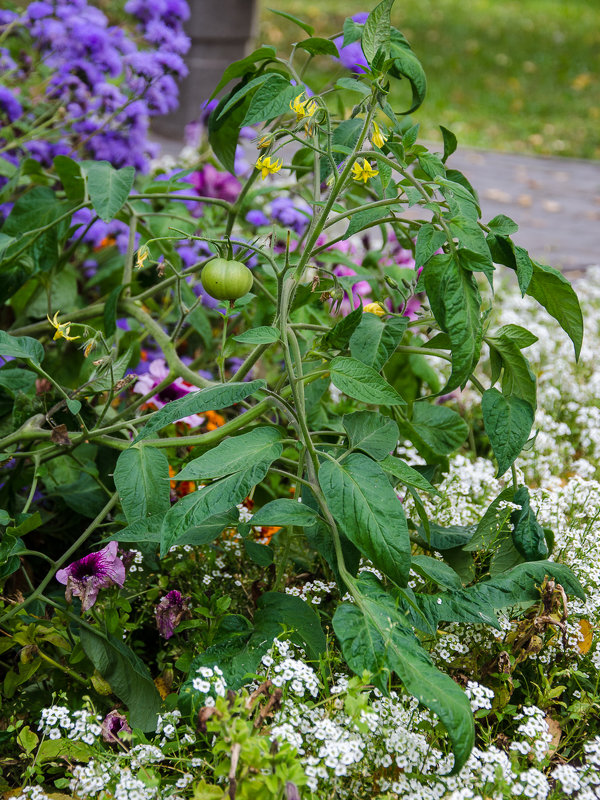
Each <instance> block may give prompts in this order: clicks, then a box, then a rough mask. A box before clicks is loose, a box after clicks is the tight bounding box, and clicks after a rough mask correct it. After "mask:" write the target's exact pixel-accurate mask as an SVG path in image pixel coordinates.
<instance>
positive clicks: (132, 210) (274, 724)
mask: <svg viewBox="0 0 600 800" xmlns="http://www.w3.org/2000/svg"><path fill="white" fill-rule="evenodd" d="M392 5H393V2H392V0H384V2H382V3H380V4H379V5H377V6H376V7H375V8H374V9H373V10H372V11H371V12H370V14H368V15H365V16H364V17H363V18H362V20H358V21H357V20H353V19H352V18H348V19H347V20H346V22H345V23H344V30H343V33H342V34H341V41H339V48H341V49H342V50H345V52H343V53H340V50H339V49H338V46H336V45H335V44H334V43H333V42H332V40H331V39H324V38H322V37H319V36H318V35H315V32H314V31H313V30H312V28H311V27H310V26H309V25H308V24H307V23H305V22H303V21H302V20H297V19H290V18H289V15H288V16H285V19H286V20H287V21H289V22H291V23H293V24H294V25H295V26H296V31H297V36H298V38H297V41H296V42H295V44H294V45H293V46H292V48H291V52H290V50H289V49H288V50H286V52H285V54H282V53H280V52H279V51H278V50H276V49H275V48H274V47H272V46H270V45H263V46H261V47H260V48H259V49H257V50H256V51H254V52H253V53H252V54H251V55H249V56H248V57H247V58H245V59H243V60H242V61H240V62H236V63H235V64H232V65H231V66H230V67H229V68H228V70H227V71H226V73H225V75H224V76H223V80H222V82H221V84H220V85H219V86H218V87H216V89H215V95H217V94H218V93H219V91H220V90H221V89H223V88H225V87H227V88H226V93H225V94H224V95H222V96H220V99H218V100H211V102H210V103H209V104H208V105H207V106H205V109H204V114H203V116H202V118H201V119H200V120H199V121H198V123H197V124H196V125H194V126H192V127H191V128H190V130H189V132H188V133H189V136H190V141H193V144H190V146H188V147H187V148H186V149H185V150H184V151H183V152H182V156H181V163H179V164H173V163H171V162H169V161H168V160H163V161H160V160H159V161H150V160H149V156H150V155H151V154H148V156H145V157H144V159H143V160H141V161H137V160H136V159H140V156H141V155H143V147H142V144H140V148H141V149H138V150H137V151H136V152H131V153H128V152H124V151H123V150H122V149H120V148H119V147H115V148H114V150H111V149H110V148H109V149H108V151H107V153H106V155H107V156H108V157H109V158H108V160H102V159H100V160H98V159H96V158H94V156H96V155H97V153H95V152H93V151H92V152H90V147H91V145H90V141H91V140H90V139H89V138H87V137H88V133H87V132H86V131H81V130H79V129H78V128H77V127H75V123H74V119H72V117H71V116H69V115H73V117H74V118H77V119H78V114H79V108H77V109H75V110H73V109H71V110H69V105H70V104H69V103H68V100H69V97H68V96H67V95H65V96H63V97H62V99H61V102H62V103H63V105H61V108H63V106H64V111H61V112H60V113H58V112H57V114H56V116H55V117H52V118H48V117H47V116H46V110H45V107H44V106H43V105H40V104H35V103H33V102H28V100H27V98H31V97H32V96H34V95H35V92H36V91H37V92H39V91H40V89H39V87H44V86H46V88H47V89H48V91H50V92H52V91H54V90H53V89H52V87H53V86H54V84H53V83H52V76H53V75H54V73H53V72H52V71H51V72H50V73H47V72H45V69H46V65H47V62H48V61H49V60H52V59H54V58H56V57H57V56H56V53H57V52H60V48H58V49H52V48H50V50H49V51H48V52H46V51H43V48H44V47H45V45H44V43H43V42H40V41H39V37H35V36H32V29H33V26H34V24H35V22H36V21H37V20H38V19H44V20H45V26H46V27H45V30H50V31H59V30H60V29H61V26H63V27H66V28H67V30H71V29H72V27H73V26H74V25H75V24H76V19H73V18H72V17H69V14H68V10H69V9H70V8H71V6H70V5H69V6H66V5H63V4H61V3H57V4H56V5H54V6H51V5H50V4H46V3H32V4H30V6H28V9H27V10H26V11H25V12H24V13H23V14H22V15H21V16H14V15H13V16H10V15H9V16H8V17H6V18H4V19H3V20H2V22H3V26H4V28H3V32H2V34H1V35H3V36H4V38H3V42H2V46H3V47H5V49H6V50H7V53H8V54H10V57H11V58H12V59H13V61H14V67H11V70H12V73H11V75H12V78H11V80H12V82H10V83H9V82H8V81H7V86H8V90H7V91H8V93H5V95H4V97H5V99H4V101H3V102H4V107H5V111H4V113H5V114H6V115H8V114H9V111H8V110H7V109H10V108H12V110H13V111H12V113H11V114H10V116H9V119H8V120H7V122H8V124H7V125H6V126H5V127H4V128H3V132H2V136H3V141H4V143H3V144H2V148H3V152H2V154H0V155H3V156H6V157H3V160H4V162H5V166H3V169H4V171H5V172H6V175H5V177H4V179H3V186H2V192H3V198H2V199H3V201H4V205H3V206H2V215H3V218H4V221H3V225H2V228H1V229H0V246H1V248H2V262H1V264H0V269H1V271H2V277H3V282H2V287H1V291H2V302H3V306H2V319H3V330H2V331H0V356H1V357H2V360H3V366H2V367H1V368H0V402H1V405H0V412H1V414H2V416H1V417H0V436H1V438H0V458H1V467H0V469H1V476H2V477H1V482H2V485H1V487H0V507H1V508H2V509H3V510H2V516H1V517H0V523H1V524H2V531H3V533H2V540H1V542H0V556H1V559H2V564H1V566H0V569H1V573H0V574H1V578H2V582H3V589H2V597H1V603H2V611H1V614H0V630H1V631H2V639H1V640H0V651H1V653H0V655H1V664H2V668H3V680H2V694H3V706H2V714H1V716H0V723H1V724H0V758H1V761H0V766H1V769H2V777H1V780H2V782H3V783H2V788H3V790H5V791H7V792H10V791H12V793H13V795H14V796H18V797H21V798H27V797H31V798H37V799H38V800H43V799H44V798H45V797H64V796H65V795H66V796H73V797H78V798H87V797H90V798H91V797H97V798H108V797H114V798H153V797H157V798H158V797H161V798H162V797H173V798H180V797H189V798H192V797H193V798H198V799H199V800H202V798H207V799H209V798H215V799H216V798H236V797H237V798H242V799H243V798H248V799H250V798H258V797H261V798H263V797H272V798H285V799H286V800H294V799H295V798H299V797H303V798H311V797H314V798H317V797H318V798H321V797H332V798H335V797H339V798H346V797H351V796H354V797H364V798H367V797H368V798H371V797H380V798H397V797H407V798H412V799H416V798H421V797H423V798H429V797H436V798H437V797H448V798H453V800H459V798H463V797H464V798H466V797H477V796H480V797H499V798H503V797H514V796H519V794H521V795H523V796H527V797H540V798H546V797H552V798H558V797H561V796H564V794H565V793H566V794H569V793H570V794H572V795H573V796H576V797H578V798H580V800H583V799H584V798H588V797H594V796H595V792H596V791H597V787H598V785H600V771H599V767H600V731H598V730H597V722H596V718H597V707H598V680H597V675H598V651H597V650H596V647H597V643H596V639H595V635H594V632H595V628H596V626H597V624H598V610H599V608H600V600H599V599H598V597H599V595H598V589H599V587H600V575H599V573H598V567H597V564H598V553H597V546H596V542H595V540H594V536H593V530H594V524H595V519H596V518H597V516H598V513H599V509H600V486H599V485H598V484H597V483H596V482H595V481H594V480H593V475H594V471H595V465H596V462H597V457H598V456H597V454H596V448H597V447H598V441H599V440H598V436H597V414H598V411H597V401H596V394H597V392H596V391H595V387H596V384H597V378H596V375H597V368H596V365H595V359H594V356H593V353H594V345H595V342H596V341H597V339H598V337H599V336H600V331H599V330H598V328H597V327H595V328H594V327H593V326H594V325H596V323H594V322H592V330H591V331H590V332H589V338H588V340H586V342H587V343H585V344H584V342H583V322H582V320H583V315H582V311H581V308H580V305H579V301H578V299H577V296H576V294H575V292H574V290H573V288H572V287H571V286H570V284H569V283H568V281H567V280H566V279H565V278H564V277H563V276H562V275H561V274H560V273H558V272H557V271H556V270H554V269H552V268H551V267H548V266H546V265H543V264H539V263H537V262H535V261H533V260H531V259H530V258H529V256H528V254H527V253H526V252H525V251H524V250H523V249H522V248H520V247H519V246H518V244H517V243H516V241H514V240H513V238H512V237H513V235H514V234H515V233H516V232H517V225H516V223H515V222H514V221H513V220H510V219H509V218H508V217H504V216H500V217H496V218H495V219H493V220H490V221H483V220H481V213H480V209H479V205H478V200H477V195H476V192H475V190H474V189H473V188H472V187H471V186H470V185H469V183H468V181H466V179H465V178H464V176H463V175H462V174H461V173H459V172H457V171H456V170H454V169H453V168H452V166H451V156H452V153H453V152H454V149H455V148H456V139H455V137H454V135H453V134H452V133H451V132H450V131H449V130H447V129H445V128H444V129H443V130H442V138H443V148H442V150H443V152H439V153H436V152H431V151H429V150H428V149H427V148H426V147H424V146H423V145H421V144H419V143H418V129H417V127H416V126H415V125H413V124H412V123H411V121H410V120H408V119H407V115H408V114H409V113H411V112H412V111H413V110H414V109H416V108H417V107H419V106H420V104H421V103H422V102H423V100H424V95H425V78H424V73H423V70H422V68H421V65H420V63H419V60H418V58H417V56H416V55H415V53H414V52H413V50H412V49H411V48H410V46H409V45H408V42H407V41H406V39H405V38H404V36H403V35H402V33H401V32H400V31H399V30H398V29H396V28H395V27H394V26H393V25H392V24H391V16H390V14H391V11H392ZM150 9H152V11H151V13H150V11H149V10H150ZM71 10H72V9H71ZM126 10H128V11H129V12H130V13H131V14H133V15H136V14H137V15H138V17H141V21H140V22H139V25H140V26H141V28H140V30H139V34H140V39H139V42H138V46H139V50H138V52H137V55H138V56H141V55H142V54H143V58H132V59H129V63H131V62H133V63H144V64H147V63H152V64H154V65H155V66H156V56H155V50H154V49H153V47H152V45H153V44H156V45H158V46H159V48H158V49H159V50H160V52H161V54H162V53H163V50H162V49H161V48H163V46H164V45H165V43H167V42H171V43H172V44H173V42H176V44H173V51H172V52H173V54H175V55H177V52H176V51H177V49H179V50H181V51H183V50H184V49H185V42H184V41H183V39H181V38H180V37H181V36H182V34H181V30H180V23H181V20H182V19H184V18H185V14H186V8H185V6H183V5H181V4H179V3H167V2H165V3H164V4H162V3H156V4H152V5H151V6H150V5H148V6H146V5H138V4H137V3H131V4H129V3H128V4H127V7H126ZM77 12H78V14H81V15H82V17H83V18H85V19H86V21H87V23H86V24H87V30H88V32H89V35H90V42H92V43H93V45H94V46H93V47H92V46H91V44H90V45H89V46H88V45H86V44H85V42H84V43H83V46H84V49H83V50H82V51H81V52H79V53H78V57H77V59H75V60H74V61H73V62H72V63H73V70H74V72H75V73H76V74H75V75H74V77H75V78H76V79H77V80H76V81H71V79H70V78H69V79H68V80H67V81H66V82H65V86H66V87H71V86H72V87H74V88H73V91H74V92H75V93H76V94H77V96H78V97H79V98H82V97H83V96H84V95H85V92H86V91H87V92H88V94H89V96H90V97H89V98H88V99H90V98H92V97H95V88H94V87H96V86H97V85H98V81H100V79H101V77H102V76H99V75H97V74H96V73H94V79H95V80H92V78H91V77H90V75H91V74H92V72H93V70H92V67H91V65H90V64H88V62H92V63H93V65H94V67H95V68H98V69H100V70H102V69H104V68H105V67H103V65H102V62H101V59H99V57H98V43H99V42H100V43H101V42H102V41H104V42H105V44H106V41H107V40H106V39H104V40H103V34H102V31H103V30H106V28H107V26H108V22H107V20H106V18H105V17H104V16H103V15H102V14H100V15H99V12H98V9H92V8H91V7H88V6H86V5H85V4H84V3H83V2H80V3H78V4H77ZM32 20H33V22H32ZM92 24H94V25H96V26H97V30H94V29H93V28H92ZM131 24H134V25H135V24H136V23H135V22H132V23H131ZM142 34H143V35H144V38H143V40H142V38H141V35H142ZM56 35H58V34H56ZM61 41H63V43H64V47H65V48H66V50H65V51H64V52H63V55H64V56H65V59H66V60H65V59H63V61H61V62H60V65H61V66H60V67H58V66H57V67H56V71H57V72H60V71H61V70H62V71H63V73H65V74H67V73H68V64H69V63H71V62H70V61H69V59H70V58H71V54H70V51H69V47H70V46H71V43H72V42H75V45H76V46H77V47H79V46H80V45H81V42H79V41H77V40H74V39H73V38H72V37H71V38H69V39H66V40H65V39H63V40H61ZM108 41H114V39H112V40H108ZM121 41H124V40H121ZM143 42H145V44H144V43H143ZM40 47H41V48H42V51H41V58H40V60H39V61H37V60H36V59H35V58H32V57H31V56H30V55H29V50H31V51H32V52H33V53H34V54H35V53H36V52H38V49H39V48H40ZM28 48H29V50H28ZM86 48H87V49H86ZM128 48H129V45H124V46H123V50H127V49H128ZM346 48H352V49H351V50H350V53H352V51H354V52H356V50H357V48H360V53H361V54H362V57H363V58H364V59H365V61H366V63H367V64H368V67H367V68H365V71H364V72H362V73H354V74H353V73H350V72H349V73H347V74H345V75H342V77H339V74H338V72H337V71H335V70H332V71H331V74H332V76H333V81H332V85H330V86H328V87H327V88H325V89H323V88H321V89H320V91H319V92H318V93H316V92H315V91H314V89H313V87H311V85H310V84H309V83H304V81H303V78H302V75H303V74H307V75H308V74H310V72H309V71H307V72H306V73H304V72H303V70H304V68H305V66H306V63H305V62H306V61H307V60H308V59H309V58H310V57H312V56H323V55H325V56H329V57H330V58H332V59H339V58H340V57H345V56H348V51H347V50H346ZM131 52H132V55H134V56H135V55H136V54H135V53H133V51H131ZM121 55H123V53H121ZM50 56H51V57H52V58H50ZM6 57H7V56H6ZM17 59H21V60H22V61H23V64H21V63H20V62H19V61H18V60H17ZM161 59H162V68H163V71H160V70H155V71H154V72H152V74H150V72H148V74H147V75H146V76H145V77H146V79H145V80H144V81H143V83H140V85H139V86H137V88H136V87H133V86H132V85H131V84H130V83H128V81H130V73H129V72H128V71H127V70H117V68H116V66H115V69H114V70H113V72H110V69H109V67H108V62H107V66H106V69H107V70H108V72H109V73H110V74H111V75H112V79H113V83H111V82H110V81H109V83H110V85H112V86H116V87H117V89H118V90H121V86H123V87H124V88H123V89H122V91H123V92H124V93H126V92H129V91H131V95H130V96H129V95H127V97H128V98H129V99H131V101H132V104H133V103H135V102H137V100H138V99H141V100H142V101H143V98H147V97H148V95H149V93H150V96H152V95H151V92H152V90H153V89H154V88H155V87H156V85H157V84H160V81H161V80H162V78H163V77H164V76H165V75H166V76H167V77H168V76H169V74H170V71H171V72H172V71H173V68H174V65H177V64H178V63H179V62H178V61H177V59H165V58H164V57H163V55H161ZM342 60H343V58H342ZM116 63H117V62H115V64H116ZM119 63H121V61H119ZM394 81H402V82H403V83H404V84H406V85H408V86H409V87H410V92H409V94H410V100H409V102H408V103H407V104H406V105H405V106H404V107H400V106H392V104H391V102H390V99H389V98H390V96H391V94H390V90H391V86H392V85H393V82H394ZM45 82H46V83H45ZM80 84H81V85H80ZM32 87H34V88H32ZM128 87H129V88H128ZM65 91H70V89H65ZM32 92H33V95H32ZM138 94H139V98H138ZM9 95H10V96H9ZM348 96H350V97H352V98H353V104H352V105H350V106H349V107H345V106H344V98H347V97H348ZM11 98H12V101H11ZM90 102H92V100H91V99H90ZM125 102H128V99H127V98H126V99H125ZM15 103H16V104H18V106H19V109H20V110H19V111H18V113H17V106H16V105H15ZM92 111H94V109H92ZM95 111H96V112H97V113H91V112H90V113H91V117H92V121H93V124H94V131H95V133H94V136H98V137H100V139H101V140H102V139H103V137H105V136H106V135H108V134H107V131H108V130H111V129H112V128H111V126H112V125H113V123H115V120H116V119H117V117H116V116H114V115H113V114H112V113H108V114H105V113H104V112H105V109H102V108H100V109H95ZM118 113H120V112H118ZM140 113H141V112H140ZM142 116H143V115H142ZM49 119H51V122H49ZM128 124H129V120H128V119H127V118H124V119H122V120H121V121H120V125H122V126H123V127H122V128H121V127H119V126H117V128H116V129H115V130H114V131H113V134H114V136H113V138H114V140H115V141H125V140H126V136H122V135H121V134H122V133H123V132H124V131H126V130H127V125H128ZM34 140H37V141H39V142H42V143H43V144H44V145H45V147H43V148H41V147H40V152H41V151H42V150H43V153H44V156H43V157H39V156H38V158H34V157H33V156H34V153H32V151H31V148H30V143H31V142H32V141H34ZM241 140H243V141H245V142H246V144H245V146H243V147H240V146H239V141H241ZM57 143H62V145H63V147H64V149H63V150H61V151H59V152H56V151H53V150H51V149H50V148H51V146H54V145H56V144H57ZM292 144H293V147H292V146H290V145H292ZM144 147H145V145H144ZM90 156H92V157H90ZM597 285H598V280H597V276H594V275H593V274H591V275H590V278H589V281H588V283H587V284H586V303H587V306H588V308H589V310H590V312H593V310H594V309H595V307H596V305H597V302H598V300H597V298H598V296H599V295H598V290H597V289H596V288H595V287H596V286H597ZM494 287H495V290H496V291H497V292H498V294H499V296H500V297H501V298H503V300H502V302H501V303H499V304H498V303H497V302H496V299H495V298H496V295H495V293H494ZM589 316H590V317H591V318H592V320H593V319H596V318H597V314H596V315H595V316H594V314H593V313H590V315H589ZM552 318H553V319H552ZM554 322H555V323H556V331H555V330H554V328H553V327H549V326H550V324H552V325H554ZM548 330H551V331H552V335H548ZM567 347H568V348H570V349H568V350H567ZM524 351H525V352H524ZM527 354H529V356H528V355H527ZM538 383H539V389H538Z"/></svg>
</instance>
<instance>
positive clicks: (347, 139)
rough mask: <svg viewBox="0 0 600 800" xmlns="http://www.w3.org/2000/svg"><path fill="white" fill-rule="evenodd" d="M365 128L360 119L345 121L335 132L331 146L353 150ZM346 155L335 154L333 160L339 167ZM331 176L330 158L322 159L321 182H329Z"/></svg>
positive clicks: (354, 118)
mask: <svg viewBox="0 0 600 800" xmlns="http://www.w3.org/2000/svg"><path fill="white" fill-rule="evenodd" d="M362 128H363V120H362V119H360V117H353V118H352V119H345V120H343V122H340V124H339V125H338V126H337V128H335V129H334V131H333V136H332V139H331V145H332V147H334V148H344V147H345V148H348V150H350V151H351V150H352V148H353V147H354V146H355V145H356V143H357V141H358V137H359V136H360V132H361V131H362ZM346 157H347V156H346V155H345V154H343V153H339V152H334V154H333V160H334V162H335V163H336V164H337V165H338V166H339V165H340V164H341V163H342V162H343V161H345V160H346ZM330 175H331V165H330V163H329V159H328V158H322V159H321V176H320V177H321V182H323V181H325V180H327V178H328V177H329V176H330Z"/></svg>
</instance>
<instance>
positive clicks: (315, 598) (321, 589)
mask: <svg viewBox="0 0 600 800" xmlns="http://www.w3.org/2000/svg"><path fill="white" fill-rule="evenodd" d="M285 591H286V594H291V595H294V596H295V597H299V598H300V599H301V600H304V601H305V602H307V603H311V604H312V605H314V606H318V605H320V604H321V603H322V601H323V598H325V597H327V595H330V594H332V593H333V592H337V583H336V582H335V581H320V580H318V579H317V580H314V581H307V582H306V583H305V584H303V585H302V586H287V587H286V589H285Z"/></svg>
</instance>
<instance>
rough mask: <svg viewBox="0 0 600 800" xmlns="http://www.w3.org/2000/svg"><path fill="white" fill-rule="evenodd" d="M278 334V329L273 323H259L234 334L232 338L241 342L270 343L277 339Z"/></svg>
mask: <svg viewBox="0 0 600 800" xmlns="http://www.w3.org/2000/svg"><path fill="white" fill-rule="evenodd" d="M280 335H281V334H280V333H279V329H278V328H275V327H274V326H273V325H261V326H260V327H259V328H250V330H248V331H244V332H243V333H240V334H238V335H237V336H234V337H233V340H234V342H242V344H272V343H273V342H277V341H278V340H279V337H280Z"/></svg>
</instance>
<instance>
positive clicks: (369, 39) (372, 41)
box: [361, 0, 394, 64]
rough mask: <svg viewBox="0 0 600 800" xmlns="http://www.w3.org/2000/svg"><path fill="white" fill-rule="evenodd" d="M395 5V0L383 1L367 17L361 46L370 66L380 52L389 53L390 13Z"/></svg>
mask: <svg viewBox="0 0 600 800" xmlns="http://www.w3.org/2000/svg"><path fill="white" fill-rule="evenodd" d="M393 4H394V0H382V2H381V3H379V5H377V6H375V8H374V9H373V11H371V13H370V14H369V16H368V17H367V20H366V22H365V25H364V28H363V31H362V36H361V46H362V51H363V53H364V54H365V58H366V59H367V62H368V63H369V64H372V62H373V59H374V58H375V55H376V54H377V52H378V51H379V50H382V49H383V51H384V52H385V53H386V54H387V53H388V52H389V47H390V36H391V22H390V12H391V10H392V6H393Z"/></svg>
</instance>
